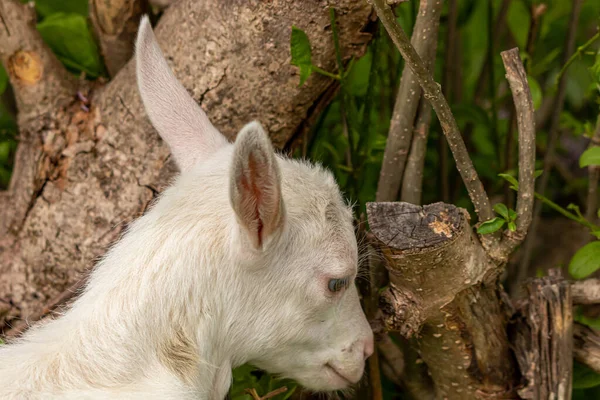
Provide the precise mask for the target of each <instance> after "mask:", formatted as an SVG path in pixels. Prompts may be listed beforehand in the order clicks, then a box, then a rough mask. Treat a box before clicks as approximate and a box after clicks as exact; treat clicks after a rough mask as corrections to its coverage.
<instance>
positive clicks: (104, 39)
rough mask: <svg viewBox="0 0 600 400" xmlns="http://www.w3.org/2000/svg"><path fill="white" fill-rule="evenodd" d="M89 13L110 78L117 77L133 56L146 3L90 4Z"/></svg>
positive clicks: (114, 0)
mask: <svg viewBox="0 0 600 400" xmlns="http://www.w3.org/2000/svg"><path fill="white" fill-rule="evenodd" d="M89 10H90V11H89V13H90V19H91V21H92V24H93V25H94V30H95V32H96V37H97V39H98V42H99V45H100V51H101V53H102V57H103V59H104V64H105V65H106V69H107V70H108V73H109V74H110V76H114V75H116V73H117V72H119V71H120V70H121V68H122V67H123V65H125V63H127V61H129V59H130V58H131V55H132V54H133V43H134V42H135V34H136V33H137V28H138V24H139V23H140V18H141V16H142V14H144V13H146V12H147V11H148V3H147V1H146V0H90V1H89Z"/></svg>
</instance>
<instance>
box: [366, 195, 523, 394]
mask: <svg viewBox="0 0 600 400" xmlns="http://www.w3.org/2000/svg"><path fill="white" fill-rule="evenodd" d="M367 213H368V218H369V226H370V228H371V231H372V233H373V234H374V236H375V237H376V239H377V241H378V245H379V247H380V249H381V251H382V253H383V255H384V257H385V260H386V266H387V268H388V270H389V273H390V286H389V288H388V289H387V290H386V291H385V292H384V293H383V294H382V296H381V302H382V304H381V308H382V311H383V312H384V314H385V315H384V321H385V323H386V326H387V328H388V329H389V330H392V331H400V332H401V333H402V334H403V335H405V336H412V335H416V341H417V343H418V346H419V352H420V355H421V358H422V360H423V361H424V363H425V364H426V365H427V367H428V369H429V373H430V375H431V378H432V380H433V383H434V385H435V391H436V398H438V399H465V398H468V399H484V398H490V397H499V398H517V397H516V394H515V393H514V392H513V391H512V388H513V387H514V385H515V379H516V376H515V370H516V368H515V367H516V365H515V363H514V359H513V357H512V353H511V351H510V347H509V342H508V337H507V334H506V325H507V322H508V317H509V315H510V307H508V305H507V304H506V303H505V301H504V299H505V294H504V292H503V290H502V288H501V287H500V286H499V284H498V283H497V275H498V272H499V268H498V267H497V266H496V265H495V264H494V263H493V262H492V260H491V259H490V258H489V257H488V256H487V254H486V253H485V251H484V250H483V247H482V246H481V244H480V242H479V241H478V240H477V238H476V237H475V235H474V234H473V232H472V230H471V227H470V226H469V221H468V214H467V213H466V211H465V210H462V209H459V208H456V207H454V206H452V205H448V204H444V203H435V204H431V205H428V206H424V207H419V206H416V205H412V204H409V203H400V202H398V203H369V204H368V205H367Z"/></svg>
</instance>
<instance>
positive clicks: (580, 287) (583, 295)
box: [571, 278, 600, 304]
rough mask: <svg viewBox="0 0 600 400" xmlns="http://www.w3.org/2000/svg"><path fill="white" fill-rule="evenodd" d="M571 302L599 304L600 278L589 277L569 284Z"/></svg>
mask: <svg viewBox="0 0 600 400" xmlns="http://www.w3.org/2000/svg"><path fill="white" fill-rule="evenodd" d="M571 296H572V297H573V304H600V279H596V278H591V279H586V280H584V281H575V282H573V283H572V284H571Z"/></svg>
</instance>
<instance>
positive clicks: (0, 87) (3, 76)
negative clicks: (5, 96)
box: [0, 64, 8, 94]
mask: <svg viewBox="0 0 600 400" xmlns="http://www.w3.org/2000/svg"><path fill="white" fill-rule="evenodd" d="M7 85H8V74H7V73H6V70H5V69H4V67H3V66H2V64H0V94H2V93H4V91H5V90H6V86H7Z"/></svg>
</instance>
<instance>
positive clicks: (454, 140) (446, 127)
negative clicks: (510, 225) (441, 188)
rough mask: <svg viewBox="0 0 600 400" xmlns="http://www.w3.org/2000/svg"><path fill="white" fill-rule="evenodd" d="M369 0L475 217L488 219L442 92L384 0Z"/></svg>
mask: <svg viewBox="0 0 600 400" xmlns="http://www.w3.org/2000/svg"><path fill="white" fill-rule="evenodd" d="M370 2H371V3H372V4H373V7H374V8H375V11H376V12H377V15H378V16H379V19H380V20H381V22H382V23H383V25H384V27H385V29H386V30H387V32H388V34H389V35H390V37H391V38H392V40H393V42H394V44H395V45H396V47H398V50H399V51H400V54H402V57H403V58H404V60H405V62H406V65H407V66H408V67H409V68H410V69H411V70H412V71H413V73H414V75H415V78H416V79H417V81H418V82H419V84H420V85H421V88H422V89H423V93H424V97H425V99H427V101H429V103H430V104H431V105H432V107H433V109H434V110H435V112H436V114H437V116H438V119H439V121H440V124H441V126H442V129H443V131H444V134H445V135H446V139H447V140H448V145H449V147H450V150H451V151H452V154H453V156H454V160H455V161H456V166H457V168H458V172H459V173H460V176H461V177H462V180H463V182H464V184H465V186H466V188H467V191H468V193H469V197H470V198H471V201H472V202H473V205H474V207H475V212H476V213H477V215H478V217H479V220H480V221H482V222H483V221H487V220H489V219H491V218H492V217H493V213H492V207H491V205H490V201H489V199H488V196H487V193H486V192H485V189H484V188H483V184H482V183H481V180H480V179H479V176H478V175H477V171H475V167H474V166H473V162H472V161H471V158H470V157H469V153H468V151H467V148H466V146H465V143H464V142H463V140H462V137H461V135H460V131H459V129H458V125H457V123H456V120H455V119H454V116H453V115H452V111H451V110H450V106H449V105H448V102H447V101H446V99H445V98H444V95H443V94H442V91H441V88H440V85H438V84H437V83H436V82H435V81H434V80H433V77H432V76H431V74H430V72H429V71H428V70H427V67H426V66H425V64H424V63H423V60H421V57H419V55H418V54H417V52H416V51H415V49H414V47H413V46H412V45H411V44H410V40H409V39H408V37H407V36H406V33H405V32H404V31H403V30H402V28H401V27H400V26H399V25H398V23H397V22H396V16H395V15H394V12H393V11H392V9H391V8H390V7H389V5H388V4H387V2H386V0H370Z"/></svg>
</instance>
